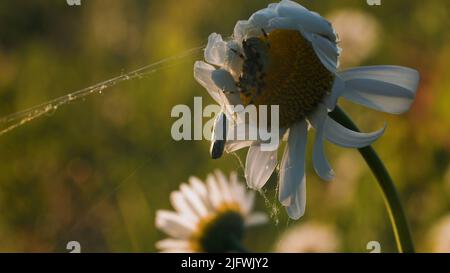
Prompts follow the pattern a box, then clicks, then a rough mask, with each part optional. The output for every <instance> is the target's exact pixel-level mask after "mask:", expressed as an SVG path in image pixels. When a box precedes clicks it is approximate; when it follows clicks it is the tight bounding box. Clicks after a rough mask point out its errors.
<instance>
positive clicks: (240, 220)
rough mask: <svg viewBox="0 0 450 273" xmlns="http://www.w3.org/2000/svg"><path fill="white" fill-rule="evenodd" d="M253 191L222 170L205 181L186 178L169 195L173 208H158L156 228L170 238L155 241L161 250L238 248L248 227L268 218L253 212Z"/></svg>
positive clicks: (225, 249) (193, 250)
mask: <svg viewBox="0 0 450 273" xmlns="http://www.w3.org/2000/svg"><path fill="white" fill-rule="evenodd" d="M254 199H255V194H254V192H253V191H247V190H246V189H245V186H244V185H243V184H241V183H240V182H239V181H238V178H237V174H236V173H235V172H233V173H231V175H230V178H229V179H228V178H227V177H226V176H225V175H224V174H223V173H222V172H221V171H215V173H214V174H210V175H208V177H207V179H206V183H203V182H202V181H201V180H200V179H198V178H196V177H191V178H189V184H187V183H183V184H181V186H180V189H179V190H178V191H174V192H172V193H171V195H170V202H171V204H172V206H173V207H174V209H175V212H173V211H166V210H158V211H157V213H156V227H157V228H158V229H160V230H162V231H163V232H165V233H166V234H168V235H169V236H170V237H171V238H169V239H164V240H161V241H159V242H157V243H156V247H157V248H158V249H160V250H161V251H163V252H181V253H185V252H230V251H240V250H241V249H237V248H236V246H237V245H239V244H240V241H241V240H242V237H243V234H244V231H245V229H246V228H247V227H250V226H255V225H260V224H264V223H266V222H267V221H268V218H267V215H266V214H264V213H258V212H253V205H254Z"/></svg>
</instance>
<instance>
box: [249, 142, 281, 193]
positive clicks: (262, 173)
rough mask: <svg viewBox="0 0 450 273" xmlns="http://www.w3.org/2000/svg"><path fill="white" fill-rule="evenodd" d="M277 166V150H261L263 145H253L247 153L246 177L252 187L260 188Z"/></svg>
mask: <svg viewBox="0 0 450 273" xmlns="http://www.w3.org/2000/svg"><path fill="white" fill-rule="evenodd" d="M276 166H277V150H275V151H267V152H266V151H261V147H260V146H258V145H253V146H251V147H250V149H249V150H248V153H247V159H246V163H245V178H246V179H247V184H248V186H249V187H250V188H251V189H255V190H259V189H261V188H262V187H263V186H264V185H265V184H266V182H267V181H268V180H269V178H270V176H271V175H272V173H273V171H274V170H275V167H276Z"/></svg>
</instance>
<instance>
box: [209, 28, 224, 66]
mask: <svg viewBox="0 0 450 273" xmlns="http://www.w3.org/2000/svg"><path fill="white" fill-rule="evenodd" d="M227 50H228V49H227V43H226V42H224V41H223V40H222V36H220V34H217V33H212V34H211V35H209V37H208V45H207V46H206V49H205V60H206V61H207V62H208V63H210V64H215V65H218V66H223V65H224V63H225V60H226V57H227Z"/></svg>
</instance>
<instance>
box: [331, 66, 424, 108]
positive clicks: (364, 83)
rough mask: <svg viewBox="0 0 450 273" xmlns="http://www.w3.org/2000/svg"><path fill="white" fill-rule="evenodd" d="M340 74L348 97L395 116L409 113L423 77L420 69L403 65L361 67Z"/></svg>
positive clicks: (345, 95) (355, 101)
mask: <svg viewBox="0 0 450 273" xmlns="http://www.w3.org/2000/svg"><path fill="white" fill-rule="evenodd" d="M339 75H340V76H341V77H342V79H344V81H345V85H346V88H345V91H344V94H343V96H344V97H345V98H347V99H349V100H351V101H352V102H354V103H358V104H362V105H365V106H367V107H370V108H373V109H375V110H378V111H382V112H387V113H392V114H401V113H404V112H406V111H408V109H409V108H410V106H411V104H412V102H413V100H414V97H415V95H416V91H417V87H418V85H419V78H420V76H419V73H418V72H417V71H416V70H414V69H410V68H406V67H401V66H368V67H357V68H353V69H348V70H344V71H342V72H339Z"/></svg>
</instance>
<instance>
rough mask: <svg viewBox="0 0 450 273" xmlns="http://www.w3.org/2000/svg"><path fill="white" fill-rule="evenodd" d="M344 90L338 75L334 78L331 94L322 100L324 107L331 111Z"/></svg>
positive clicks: (343, 83) (342, 81) (343, 84)
mask: <svg viewBox="0 0 450 273" xmlns="http://www.w3.org/2000/svg"><path fill="white" fill-rule="evenodd" d="M344 90H345V82H344V80H342V78H341V77H340V76H339V75H336V76H335V78H334V83H333V88H332V89H331V94H330V95H329V96H327V97H326V98H325V100H324V103H325V105H326V106H327V109H328V110H329V111H333V110H334V108H335V107H336V104H337V102H338V100H339V98H340V97H341V96H342V94H343V92H344Z"/></svg>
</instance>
